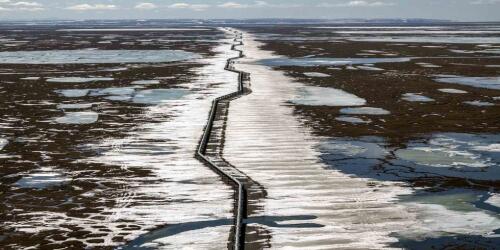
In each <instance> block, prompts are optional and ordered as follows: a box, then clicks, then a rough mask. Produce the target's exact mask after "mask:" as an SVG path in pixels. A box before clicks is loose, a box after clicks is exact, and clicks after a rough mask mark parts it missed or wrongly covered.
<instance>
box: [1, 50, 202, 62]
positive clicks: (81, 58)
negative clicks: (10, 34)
mask: <svg viewBox="0 0 500 250" xmlns="http://www.w3.org/2000/svg"><path fill="white" fill-rule="evenodd" d="M200 57H201V56H200V55H198V54H196V53H191V52H186V51H181V50H47V51H8V52H0V63H2V64H88V63H99V64H110V63H161V62H174V61H183V60H189V59H196V58H200Z"/></svg>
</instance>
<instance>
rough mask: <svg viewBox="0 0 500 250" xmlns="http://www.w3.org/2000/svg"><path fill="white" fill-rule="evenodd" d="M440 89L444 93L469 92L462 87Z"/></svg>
mask: <svg viewBox="0 0 500 250" xmlns="http://www.w3.org/2000/svg"><path fill="white" fill-rule="evenodd" d="M438 90H439V91H441V92H443V93H449V94H467V93H469V92H467V91H465V90H460V89H438Z"/></svg>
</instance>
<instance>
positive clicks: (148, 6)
mask: <svg viewBox="0 0 500 250" xmlns="http://www.w3.org/2000/svg"><path fill="white" fill-rule="evenodd" d="M134 8H135V9H140V10H152V9H156V8H157V6H156V5H155V4H154V3H138V4H137V5H136V6H135V7H134Z"/></svg>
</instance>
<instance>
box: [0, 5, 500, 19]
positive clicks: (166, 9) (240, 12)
mask: <svg viewBox="0 0 500 250" xmlns="http://www.w3.org/2000/svg"><path fill="white" fill-rule="evenodd" d="M178 18H187V19H191V18H196V19H198V18H202V19H210V18H212V19H214V18H238V19H239V18H242V19H246V18H321V19H340V18H429V19H446V20H455V21H500V0H262V1H256V0H228V1H225V0H0V19H27V20H30V19H178Z"/></svg>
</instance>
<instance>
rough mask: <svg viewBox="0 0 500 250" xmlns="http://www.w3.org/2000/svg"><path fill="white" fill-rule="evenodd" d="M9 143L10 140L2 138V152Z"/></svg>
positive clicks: (0, 147) (0, 146)
mask: <svg viewBox="0 0 500 250" xmlns="http://www.w3.org/2000/svg"><path fill="white" fill-rule="evenodd" d="M7 143H9V140H7V139H4V138H0V150H2V149H3V148H4V147H5V146H7Z"/></svg>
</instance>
